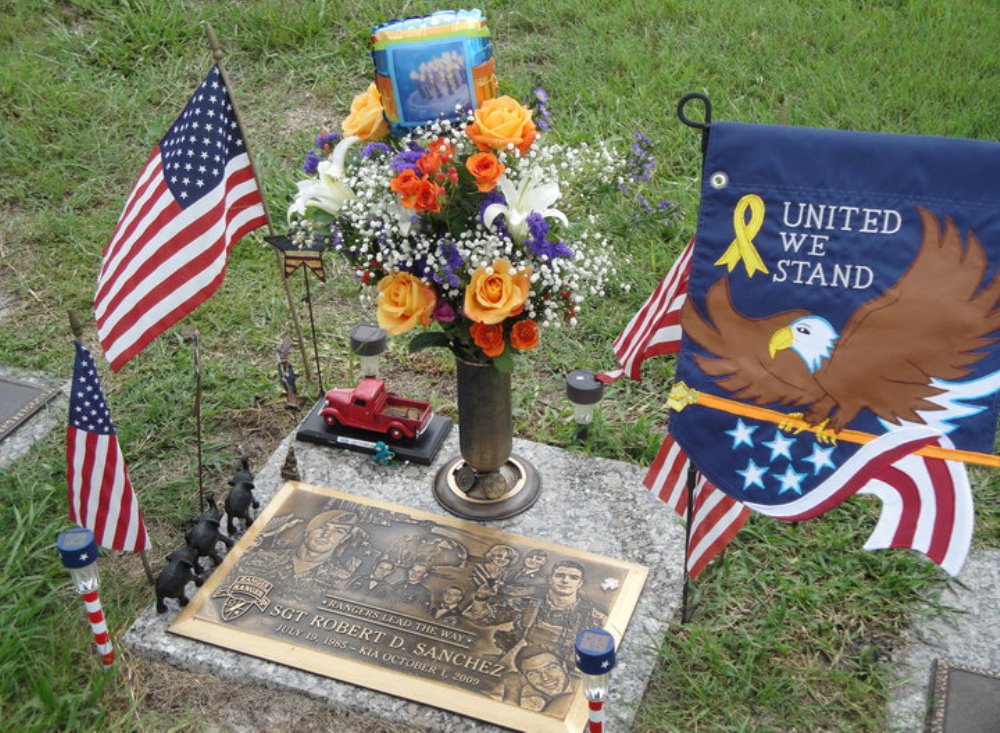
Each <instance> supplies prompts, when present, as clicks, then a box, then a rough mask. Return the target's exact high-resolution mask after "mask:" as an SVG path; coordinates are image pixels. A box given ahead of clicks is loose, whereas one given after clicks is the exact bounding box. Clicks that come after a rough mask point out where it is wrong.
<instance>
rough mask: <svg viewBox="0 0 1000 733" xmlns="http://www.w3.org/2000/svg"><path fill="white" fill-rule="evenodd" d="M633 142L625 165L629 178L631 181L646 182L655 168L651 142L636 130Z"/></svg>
mask: <svg viewBox="0 0 1000 733" xmlns="http://www.w3.org/2000/svg"><path fill="white" fill-rule="evenodd" d="M633 137H634V141H633V143H632V146H631V150H630V155H629V157H628V160H627V161H626V164H627V166H628V168H629V171H630V172H629V177H630V178H631V179H632V180H633V181H648V180H649V179H650V178H651V177H652V175H653V168H655V167H656V156H655V155H653V141H652V140H650V139H649V138H648V137H647V136H645V135H643V134H642V133H641V132H639V131H638V130H636V131H635V134H634V135H633Z"/></svg>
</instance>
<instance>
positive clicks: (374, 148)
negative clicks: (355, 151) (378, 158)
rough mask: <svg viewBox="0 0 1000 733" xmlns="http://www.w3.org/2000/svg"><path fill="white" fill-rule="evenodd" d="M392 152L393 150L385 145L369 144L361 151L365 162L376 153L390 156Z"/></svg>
mask: <svg viewBox="0 0 1000 733" xmlns="http://www.w3.org/2000/svg"><path fill="white" fill-rule="evenodd" d="M391 152H392V149H391V148H390V147H389V146H388V145H386V144H385V143H368V144H367V145H365V146H364V147H363V148H362V149H361V157H362V158H363V159H365V160H368V159H369V158H371V157H372V156H373V155H375V154H376V153H381V154H383V155H388V154H389V153H391Z"/></svg>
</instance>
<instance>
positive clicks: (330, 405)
mask: <svg viewBox="0 0 1000 733" xmlns="http://www.w3.org/2000/svg"><path fill="white" fill-rule="evenodd" d="M319 414H320V417H322V418H323V420H324V421H325V422H326V424H327V425H329V426H330V427H334V426H336V425H343V426H344V427H348V428H358V429H360V430H369V431H371V432H373V433H383V434H387V435H388V436H389V437H390V438H392V439H393V440H402V439H403V438H415V437H417V436H419V435H420V434H421V433H422V432H423V431H424V429H425V428H426V427H427V426H428V425H429V424H430V422H431V418H432V417H433V416H434V413H432V412H431V405H430V403H429V402H420V401H419V400H408V399H406V398H404V397H398V396H396V395H393V394H389V393H388V392H386V390H385V383H384V382H383V381H382V380H381V379H375V378H373V377H367V378H365V379H362V380H361V382H360V383H359V384H358V386H357V387H355V388H354V389H331V390H330V391H328V392H327V393H326V404H325V405H324V406H323V407H322V408H321V409H320V411H319Z"/></svg>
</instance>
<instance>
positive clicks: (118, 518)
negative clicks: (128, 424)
mask: <svg viewBox="0 0 1000 733" xmlns="http://www.w3.org/2000/svg"><path fill="white" fill-rule="evenodd" d="M75 343H76V360H75V362H74V364H73V385H72V393H71V394H70V402H69V424H68V425H67V427H66V482H67V485H68V488H69V493H68V499H69V518H70V520H71V521H73V522H75V523H76V524H78V525H80V526H81V527H86V528H87V529H89V530H90V531H91V532H93V533H94V537H95V538H96V540H97V542H98V544H99V545H101V546H102V547H107V548H110V549H112V550H127V551H129V552H139V551H141V550H146V549H149V547H150V544H149V538H148V537H147V536H146V525H145V524H144V523H143V521H142V512H140V511H139V502H138V499H137V498H136V496H135V492H134V491H133V490H132V482H131V481H130V480H129V477H128V467H127V466H126V465H125V458H124V457H123V456H122V452H121V446H120V445H119V444H118V436H117V435H116V434H115V426H114V425H113V424H112V422H111V413H110V412H108V405H107V403H106V402H105V401H104V394H103V393H102V392H101V383H100V381H99V379H98V377H97V367H96V365H95V364H94V357H93V356H91V355H90V352H89V351H87V349H85V348H84V347H83V345H82V344H81V343H80V342H79V341H77V342H75Z"/></svg>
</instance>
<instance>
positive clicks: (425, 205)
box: [403, 178, 444, 214]
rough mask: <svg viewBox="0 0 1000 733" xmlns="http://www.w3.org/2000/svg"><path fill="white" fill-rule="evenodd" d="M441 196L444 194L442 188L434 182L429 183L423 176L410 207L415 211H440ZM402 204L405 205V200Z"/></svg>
mask: <svg viewBox="0 0 1000 733" xmlns="http://www.w3.org/2000/svg"><path fill="white" fill-rule="evenodd" d="M442 196H444V188H442V187H441V186H439V185H437V184H436V183H431V182H430V181H428V180H427V179H426V178H425V179H423V180H422V181H420V190H419V191H418V192H417V197H416V199H414V201H413V206H412V207H411V208H414V209H416V210H417V211H430V212H432V213H434V214H436V213H438V212H439V211H441V197H442ZM403 206H406V202H405V201H404V202H403Z"/></svg>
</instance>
